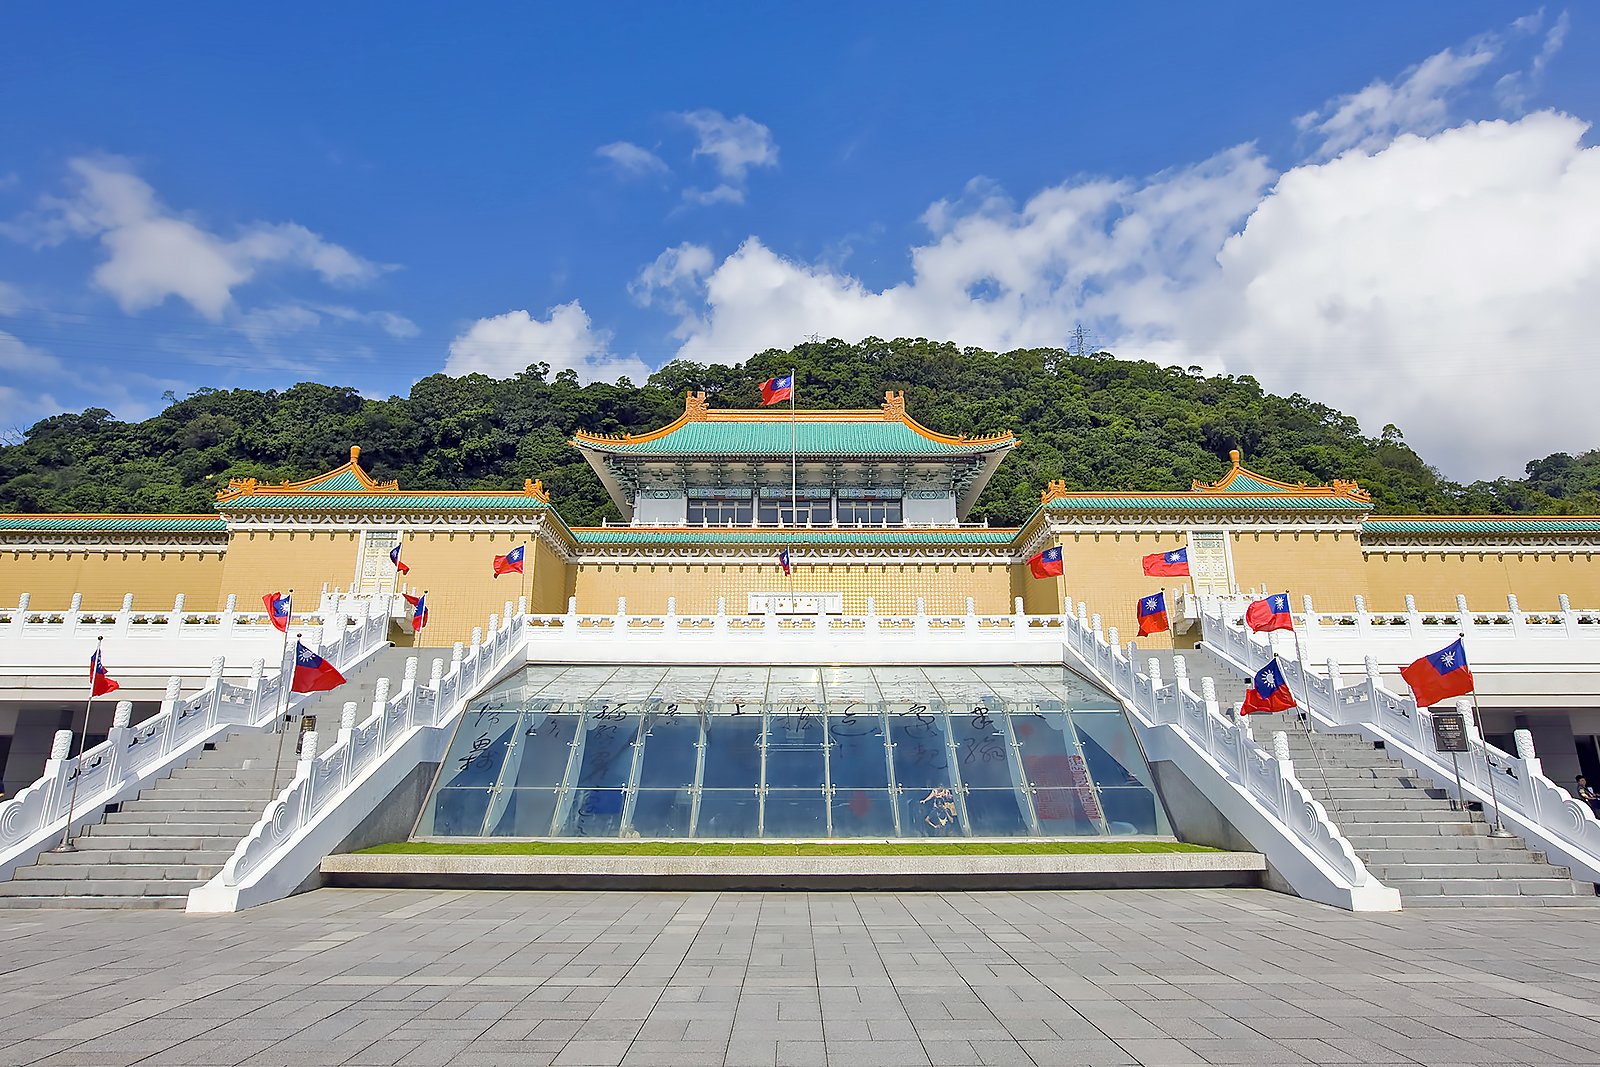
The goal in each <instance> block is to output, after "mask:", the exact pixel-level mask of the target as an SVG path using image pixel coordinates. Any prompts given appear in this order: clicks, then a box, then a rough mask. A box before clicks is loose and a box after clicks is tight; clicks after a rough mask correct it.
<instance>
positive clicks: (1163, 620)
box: [1139, 593, 1172, 637]
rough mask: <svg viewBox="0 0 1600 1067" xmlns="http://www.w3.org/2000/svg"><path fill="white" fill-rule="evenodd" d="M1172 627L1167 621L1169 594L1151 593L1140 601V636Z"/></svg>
mask: <svg viewBox="0 0 1600 1067" xmlns="http://www.w3.org/2000/svg"><path fill="white" fill-rule="evenodd" d="M1170 629H1172V627H1171V626H1170V625H1168V623H1167V594H1165V593H1151V594H1150V595H1149V596H1147V597H1145V598H1144V599H1143V600H1141V601H1139V636H1140V637H1145V636H1147V635H1149V634H1158V633H1162V632H1163V631H1165V630H1170Z"/></svg>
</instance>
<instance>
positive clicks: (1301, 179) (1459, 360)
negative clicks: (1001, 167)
mask: <svg viewBox="0 0 1600 1067" xmlns="http://www.w3.org/2000/svg"><path fill="white" fill-rule="evenodd" d="M1477 54H1478V52H1477V51H1474V50H1473V49H1472V48H1464V49H1462V50H1461V51H1460V52H1459V53H1458V52H1456V51H1447V52H1442V53H1440V55H1439V56H1436V57H1434V59H1435V60H1438V62H1437V63H1435V62H1433V61H1429V62H1428V63H1424V64H1420V65H1419V66H1418V67H1416V68H1413V70H1412V71H1411V72H1410V73H1409V74H1408V75H1407V77H1406V78H1404V79H1402V80H1401V83H1400V88H1398V89H1396V90H1394V91H1392V92H1391V93H1390V94H1389V95H1388V96H1383V95H1382V94H1375V95H1369V96H1367V97H1365V98H1363V100H1362V102H1360V103H1357V102H1356V98H1357V97H1361V94H1355V96H1353V97H1346V98H1343V99H1342V101H1339V102H1335V104H1333V105H1330V107H1329V108H1327V109H1324V110H1323V112H1321V113H1320V114H1321V115H1322V116H1323V117H1322V118H1321V119H1319V120H1318V121H1316V122H1312V123H1309V124H1308V128H1313V129H1316V130H1318V131H1319V132H1320V133H1321V135H1322V136H1323V137H1324V138H1326V139H1327V140H1326V142H1325V143H1326V144H1327V145H1333V144H1336V143H1337V144H1342V145H1344V151H1343V154H1342V155H1339V156H1338V158H1335V159H1332V160H1331V161H1328V160H1326V159H1324V158H1323V157H1322V156H1320V155H1319V156H1318V157H1317V158H1316V159H1313V160H1311V161H1308V162H1305V163H1302V164H1300V165H1298V166H1294V167H1291V168H1289V169H1288V170H1287V171H1285V172H1282V173H1279V172H1277V171H1276V170H1274V168H1272V167H1271V166H1270V165H1269V163H1268V162H1267V160H1266V159H1265V158H1264V157H1263V156H1262V155H1261V153H1260V152H1259V151H1258V150H1256V149H1255V148H1254V147H1253V146H1249V145H1243V146H1239V147H1237V148H1234V149H1231V150H1229V151H1226V152H1222V153H1219V154H1218V155H1217V156H1215V157H1213V158H1212V159H1210V160H1208V161H1206V162H1204V163H1201V164H1199V165H1197V166H1193V167H1187V168H1181V169H1177V170H1174V171H1170V172H1167V173H1163V174H1159V175H1155V176H1153V177H1151V178H1148V179H1145V180H1143V181H1130V180H1120V181H1117V180H1109V179H1099V178H1088V179H1084V180H1079V181H1071V182H1066V183H1063V184H1061V185H1058V186H1053V187H1050V188H1047V189H1044V190H1043V191H1041V192H1039V193H1037V194H1036V195H1034V196H1033V197H1032V198H1030V199H1029V200H1027V201H1026V202H1025V203H1023V204H1021V205H1020V206H1019V205H1018V204H1016V203H1014V202H1013V201H1011V200H1010V199H1009V198H1007V197H1006V196H1005V195H1004V194H1003V192H1001V191H1000V190H999V189H998V188H997V187H996V186H995V185H994V184H993V183H992V182H987V181H985V180H982V179H978V180H975V181H974V182H973V183H971V184H969V186H968V188H967V190H966V191H965V192H964V194H963V195H962V196H961V197H959V198H956V199H955V200H953V201H940V202H938V203H935V204H933V205H932V206H930V207H929V209H928V210H927V211H926V212H925V214H924V216H923V221H924V223H925V225H926V226H927V227H928V231H929V237H928V239H927V241H926V242H925V243H923V244H920V245H917V246H915V247H913V248H911V249H910V262H911V270H910V274H909V277H908V278H907V279H906V280H905V281H904V282H901V283H900V284H897V285H891V286H889V287H887V288H884V289H872V288H868V287H866V286H864V285H862V284H861V282H860V281H859V280H857V279H855V278H853V277H851V276H849V275H847V274H844V273H842V272H839V271H837V270H833V269H829V268H828V267H825V266H822V265H818V264H812V263H803V262H799V261H796V260H794V259H791V258H787V257H785V256H783V255H780V254H779V253H777V252H775V251H773V250H772V249H771V248H769V247H767V245H766V244H764V243H763V242H762V241H761V240H760V239H759V238H758V237H753V236H752V237H750V238H747V239H746V240H745V241H744V242H743V243H742V244H741V245H740V246H739V248H738V249H737V250H736V251H735V252H733V253H732V254H731V255H728V256H727V257H726V258H723V259H722V260H721V261H720V262H719V261H717V260H716V259H715V257H712V256H711V255H710V254H709V252H708V250H706V249H704V248H702V247H701V246H698V245H681V246H679V247H678V248H675V249H669V250H668V251H667V252H665V253H663V254H662V256H660V257H658V258H657V260H656V261H655V262H654V263H652V264H650V265H649V266H647V267H646V268H645V269H644V270H642V271H641V272H640V274H639V275H638V277H637V278H636V279H635V281H634V283H633V285H632V286H630V291H631V292H632V293H633V295H634V297H635V299H636V300H639V301H641V302H649V303H652V304H654V305H655V306H658V307H661V308H663V309H665V310H667V311H669V312H670V313H671V314H673V315H674V317H675V319H676V322H677V326H676V331H675V333H676V335H677V336H678V337H680V338H681V339H682V342H683V343H682V346H681V348H680V351H679V353H678V354H679V355H680V356H682V357H684V358H689V359H694V360H697V361H701V362H708V361H709V362H732V361H736V360H741V359H744V358H747V357H748V356H749V355H750V354H751V353H752V352H756V351H759V350H761V349H763V348H766V347H774V346H776V347H786V346H788V345H791V344H794V343H795V342H796V341H797V340H799V339H800V338H802V337H804V336H806V335H808V334H812V333H820V334H823V335H825V336H834V337H841V338H845V339H847V340H856V339H859V338H861V337H863V336H868V335H876V336H880V337H893V336H921V337H932V338H939V339H951V340H954V341H956V342H958V343H962V344H974V345H981V346H984V347H990V348H996V349H1001V350H1004V349H1008V348H1013V347H1020V346H1028V345H1063V344H1065V343H1066V342H1067V339H1068V338H1069V336H1070V334H1071V331H1072V328H1073V325H1074V324H1075V323H1076V322H1079V321H1082V322H1084V323H1085V324H1087V325H1088V326H1090V328H1091V329H1092V330H1093V332H1094V333H1095V334H1096V335H1097V336H1099V337H1102V338H1105V339H1106V340H1107V346H1108V347H1109V348H1111V349H1112V350H1113V351H1115V352H1117V353H1119V354H1120V355H1123V356H1125V357H1129V358H1147V359H1153V360H1155V361H1157V362H1160V363H1166V364H1173V363H1176V364H1179V365H1185V366H1186V365H1190V364H1200V365H1202V366H1205V367H1207V368H1209V369H1211V370H1213V371H1218V372H1228V373H1234V374H1253V375H1256V376H1257V377H1258V378H1260V380H1261V381H1262V383H1263V385H1265V386H1266V387H1267V388H1269V389H1272V390H1274V391H1277V392H1282V393H1287V392H1291V391H1301V392H1304V393H1305V394H1306V395H1309V396H1311V397H1313V398H1315V399H1317V400H1321V401H1324V402H1327V403H1329V404H1332V405H1334V406H1336V407H1339V408H1341V409H1342V410H1345V411H1347V412H1349V413H1351V414H1353V415H1355V416H1357V417H1358V418H1359V419H1360V420H1361V421H1362V424H1363V426H1364V427H1365V428H1366V430H1367V431H1368V432H1369V433H1375V432H1376V431H1377V429H1379V428H1381V427H1382V426H1383V425H1384V424H1385V423H1389V422H1394V423H1396V424H1397V425H1399V426H1400V427H1401V428H1402V429H1403V430H1404V431H1405V432H1406V433H1407V436H1408V439H1409V440H1410V441H1411V442H1412V443H1413V445H1415V446H1416V447H1417V448H1418V450H1419V452H1421V454H1422V455H1423V456H1424V458H1426V459H1428V460H1429V461H1430V462H1433V463H1435V464H1437V465H1438V466H1440V467H1441V468H1443V469H1444V470H1445V471H1446V473H1448V474H1450V475H1452V476H1455V477H1467V478H1472V477H1480V476H1483V477H1487V476H1494V475H1498V474H1507V473H1517V472H1518V471H1519V470H1520V468H1521V465H1522V464H1523V463H1524V462H1526V461H1527V460H1529V459H1531V458H1535V457H1538V456H1542V455H1544V454H1547V453H1549V452H1552V451H1557V450H1566V451H1578V450H1584V449H1589V448H1594V447H1596V446H1597V445H1600V441H1597V440H1596V439H1595V437H1594V432H1593V425H1594V420H1593V418H1592V412H1591V410H1590V408H1592V401H1591V399H1590V398H1591V397H1593V396H1594V395H1596V394H1597V393H1600V362H1597V361H1594V360H1592V358H1591V357H1590V355H1589V352H1590V348H1591V347H1592V345H1591V340H1590V339H1591V338H1592V337H1594V336H1595V335H1596V334H1597V333H1600V301H1596V300H1595V299H1594V294H1595V293H1596V292H1600V148H1586V147H1585V146H1584V138H1585V136H1586V131H1587V125H1586V124H1585V123H1583V122H1582V121H1580V120H1578V119H1576V118H1572V117H1570V116H1566V115H1560V114H1555V113H1551V112H1542V113H1537V114H1533V115H1528V116H1526V117H1523V118H1520V119H1517V120H1515V121H1506V120H1489V121H1479V122H1466V123H1461V122H1456V123H1451V122H1449V121H1448V119H1447V110H1442V108H1443V105H1442V104H1441V105H1439V106H1437V107H1436V106H1435V102H1437V101H1439V100H1440V99H1441V98H1442V97H1444V96H1448V95H1449V94H1450V93H1451V92H1453V91H1455V88H1454V87H1457V86H1459V85H1460V84H1462V83H1461V81H1460V79H1461V78H1462V77H1464V75H1463V74H1462V73H1461V71H1462V70H1463V69H1467V68H1470V69H1471V70H1475V71H1478V72H1479V73H1480V74H1484V73H1487V71H1488V70H1489V69H1490V68H1489V67H1486V66H1485V65H1483V64H1481V63H1477V62H1476V61H1473V60H1471V57H1472V56H1474V55H1477ZM1541 54H1543V53H1541ZM1440 57H1444V58H1443V59H1441V58H1440ZM1423 86H1431V87H1432V89H1431V92H1432V94H1433V95H1432V96H1431V97H1428V96H1427V94H1426V93H1423V92H1422V87H1423ZM1425 97H1426V98H1425ZM1430 101H1433V102H1430ZM1418 124H1420V125H1421V126H1422V127H1424V128H1425V129H1426V128H1428V127H1432V126H1440V127H1441V128H1438V129H1427V132H1424V133H1420V134H1417V133H1408V134H1403V135H1401V136H1398V137H1395V136H1393V131H1394V130H1395V129H1397V128H1400V127H1401V126H1406V125H1418ZM1352 146H1355V147H1352ZM1333 150H1334V151H1337V149H1333Z"/></svg>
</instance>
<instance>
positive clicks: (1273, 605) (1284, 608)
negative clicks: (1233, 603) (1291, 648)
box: [1244, 593, 1294, 634]
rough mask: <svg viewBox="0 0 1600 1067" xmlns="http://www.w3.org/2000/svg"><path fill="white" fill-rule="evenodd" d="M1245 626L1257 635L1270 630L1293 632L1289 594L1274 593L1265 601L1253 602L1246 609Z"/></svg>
mask: <svg viewBox="0 0 1600 1067" xmlns="http://www.w3.org/2000/svg"><path fill="white" fill-rule="evenodd" d="M1244 624H1245V625H1246V626H1248V627H1250V629H1252V630H1254V631H1255V632H1256V633H1258V634H1260V633H1266V632H1268V631H1269V630H1293V629H1294V616H1293V615H1292V614H1290V613H1289V594H1288V593H1273V594H1272V595H1271V596H1269V597H1267V598H1266V599H1264V600H1255V601H1251V603H1250V606H1249V607H1247V608H1245V609H1244Z"/></svg>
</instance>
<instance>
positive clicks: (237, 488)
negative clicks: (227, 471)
mask: <svg viewBox="0 0 1600 1067" xmlns="http://www.w3.org/2000/svg"><path fill="white" fill-rule="evenodd" d="M347 472H348V473H349V474H350V475H352V476H353V477H354V478H355V480H356V482H357V484H359V485H360V486H361V490H360V491H362V492H368V493H398V492H399V491H400V483H399V482H398V481H389V482H380V481H377V480H376V479H374V478H373V477H372V476H371V475H370V474H368V473H367V472H366V471H364V470H362V469H361V446H360V445H351V446H350V460H349V462H347V463H343V464H340V465H339V466H337V467H335V468H334V469H333V470H331V471H327V472H325V473H323V474H318V475H315V476H313V477H310V478H302V479H301V480H300V481H297V482H294V481H283V482H278V483H276V484H273V483H269V482H263V481H261V480H260V479H259V478H229V479H228V486H227V488H226V489H218V490H217V499H218V500H232V499H233V498H234V497H239V496H284V495H288V494H290V493H318V492H330V491H331V492H341V493H348V492H351V490H349V489H335V490H324V489H318V488H317V487H318V486H319V485H322V484H323V483H325V482H330V481H332V480H333V479H335V478H337V477H339V475H341V474H345V473H347Z"/></svg>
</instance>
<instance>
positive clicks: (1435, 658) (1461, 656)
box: [1400, 637, 1473, 708]
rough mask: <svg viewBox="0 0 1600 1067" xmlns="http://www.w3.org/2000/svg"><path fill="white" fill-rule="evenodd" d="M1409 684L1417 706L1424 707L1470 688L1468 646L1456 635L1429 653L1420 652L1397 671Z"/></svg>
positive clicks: (1470, 689) (1466, 691)
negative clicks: (1422, 653) (1409, 663)
mask: <svg viewBox="0 0 1600 1067" xmlns="http://www.w3.org/2000/svg"><path fill="white" fill-rule="evenodd" d="M1400 677H1402V678H1404V679H1405V680H1406V684H1407V685H1409V686H1410V687H1411V694H1412V696H1414V697H1416V698H1417V707H1419V708H1427V707H1432V706H1433V705H1435V704H1437V703H1439V701H1441V700H1449V699H1450V698H1451V697H1461V696H1466V695H1467V694H1468V693H1470V692H1472V686H1473V682H1472V670H1471V668H1469V667H1468V666H1467V650H1466V648H1465V647H1463V646H1462V644H1461V638H1459V637H1458V638H1456V639H1455V640H1454V641H1452V642H1451V643H1450V644H1448V645H1446V646H1445V647H1443V648H1441V649H1440V650H1439V651H1437V652H1435V653H1433V654H1432V655H1428V656H1423V657H1422V658H1421V659H1419V660H1417V662H1415V663H1413V664H1412V665H1411V666H1409V667H1406V668H1405V669H1404V670H1402V671H1401V672H1400Z"/></svg>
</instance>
